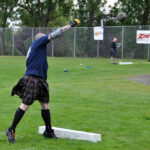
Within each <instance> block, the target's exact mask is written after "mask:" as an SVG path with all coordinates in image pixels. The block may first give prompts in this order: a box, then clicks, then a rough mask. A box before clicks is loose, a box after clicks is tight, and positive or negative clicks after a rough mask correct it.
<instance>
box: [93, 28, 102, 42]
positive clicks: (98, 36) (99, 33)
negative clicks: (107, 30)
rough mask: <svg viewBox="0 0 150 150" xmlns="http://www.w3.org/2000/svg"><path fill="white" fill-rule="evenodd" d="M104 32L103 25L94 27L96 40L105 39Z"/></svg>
mask: <svg viewBox="0 0 150 150" xmlns="http://www.w3.org/2000/svg"><path fill="white" fill-rule="evenodd" d="M103 33H104V29H103V28H102V27H94V40H103Z"/></svg>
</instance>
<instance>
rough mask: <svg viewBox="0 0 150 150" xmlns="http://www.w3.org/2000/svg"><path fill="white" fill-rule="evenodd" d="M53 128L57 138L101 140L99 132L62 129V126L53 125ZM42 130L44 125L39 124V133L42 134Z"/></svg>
mask: <svg viewBox="0 0 150 150" xmlns="http://www.w3.org/2000/svg"><path fill="white" fill-rule="evenodd" d="M53 129H54V131H55V134H56V136H57V137H58V138H69V139H76V140H86V141H91V142H100V141H101V140H102V139H101V134H96V133H90V132H83V131H77V130H70V129H64V128H57V127H53ZM44 131H45V126H40V127H39V133H40V134H43V132H44Z"/></svg>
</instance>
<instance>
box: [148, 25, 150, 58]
mask: <svg viewBox="0 0 150 150" xmlns="http://www.w3.org/2000/svg"><path fill="white" fill-rule="evenodd" d="M149 30H150V26H149ZM149 54H150V44H148V60H149Z"/></svg>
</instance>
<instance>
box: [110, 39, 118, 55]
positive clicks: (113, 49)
mask: <svg viewBox="0 0 150 150" xmlns="http://www.w3.org/2000/svg"><path fill="white" fill-rule="evenodd" d="M110 56H111V57H117V44H116V42H112V43H111V51H110Z"/></svg>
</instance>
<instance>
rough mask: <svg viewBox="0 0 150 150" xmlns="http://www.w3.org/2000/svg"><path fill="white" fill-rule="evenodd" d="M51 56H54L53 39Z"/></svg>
mask: <svg viewBox="0 0 150 150" xmlns="http://www.w3.org/2000/svg"><path fill="white" fill-rule="evenodd" d="M52 57H54V40H52Z"/></svg>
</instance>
